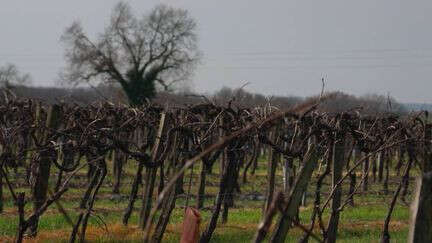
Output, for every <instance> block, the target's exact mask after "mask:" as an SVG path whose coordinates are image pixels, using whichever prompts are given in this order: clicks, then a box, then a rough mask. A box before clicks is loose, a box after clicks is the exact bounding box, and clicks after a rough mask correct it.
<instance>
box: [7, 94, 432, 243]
mask: <svg viewBox="0 0 432 243" xmlns="http://www.w3.org/2000/svg"><path fill="white" fill-rule="evenodd" d="M325 99H326V96H325V95H324V96H323V97H320V98H317V99H315V100H309V101H307V102H304V103H301V104H298V105H296V106H293V107H279V108H276V107H273V106H271V105H267V106H263V107H256V108H253V109H252V108H241V107H237V106H236V105H235V104H233V103H231V102H230V103H228V104H226V105H216V104H213V103H212V102H211V101H207V102H205V103H202V104H198V105H190V106H187V107H161V106H157V105H144V106H142V107H139V108H130V107H127V106H121V105H113V104H111V103H101V104H93V105H88V106H80V105H75V104H72V103H67V104H65V103H60V104H55V105H47V104H43V103H40V102H38V101H36V100H28V99H16V98H11V99H5V100H4V102H2V104H1V105H0V111H1V120H0V145H1V156H0V157H1V160H0V212H1V213H0V241H2V242H54V241H56V242H118V241H128V242H179V241H181V242H229V241H231V242H251V241H252V242H264V241H269V242H378V241H380V242H407V241H408V242H432V144H431V141H432V140H431V139H432V138H431V135H432V129H431V128H432V123H430V122H429V121H430V120H429V118H428V114H427V113H416V114H410V115H404V116H402V115H396V114H380V115H375V116H371V115H364V114H362V112H361V109H360V108H359V109H352V110H347V111H345V112H340V113H330V112H323V111H320V110H319V109H318V108H319V105H320V102H322V100H325ZM410 207H411V209H410Z"/></svg>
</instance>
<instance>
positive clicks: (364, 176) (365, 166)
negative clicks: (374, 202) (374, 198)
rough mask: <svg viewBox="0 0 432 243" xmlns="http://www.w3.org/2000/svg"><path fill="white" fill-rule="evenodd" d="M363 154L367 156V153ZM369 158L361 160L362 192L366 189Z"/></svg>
mask: <svg viewBox="0 0 432 243" xmlns="http://www.w3.org/2000/svg"><path fill="white" fill-rule="evenodd" d="M365 156H367V154H365ZM369 160H370V157H368V158H366V159H365V161H364V162H363V184H362V189H363V192H367V191H368V180H369Z"/></svg>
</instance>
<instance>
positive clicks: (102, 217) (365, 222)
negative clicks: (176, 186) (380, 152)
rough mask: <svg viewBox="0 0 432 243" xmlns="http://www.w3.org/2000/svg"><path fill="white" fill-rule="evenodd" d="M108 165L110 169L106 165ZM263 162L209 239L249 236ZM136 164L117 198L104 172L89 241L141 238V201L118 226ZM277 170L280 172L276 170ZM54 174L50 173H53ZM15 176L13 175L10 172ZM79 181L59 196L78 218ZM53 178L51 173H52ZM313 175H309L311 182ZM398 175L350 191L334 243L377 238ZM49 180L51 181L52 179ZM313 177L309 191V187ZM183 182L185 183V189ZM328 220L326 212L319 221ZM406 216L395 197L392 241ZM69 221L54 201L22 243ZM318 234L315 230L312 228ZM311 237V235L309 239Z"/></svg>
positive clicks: (0, 230)
mask: <svg viewBox="0 0 432 243" xmlns="http://www.w3.org/2000/svg"><path fill="white" fill-rule="evenodd" d="M110 168H112V167H110ZM266 168H267V167H266V162H265V160H262V161H261V162H260V164H259V167H258V170H257V173H256V174H255V175H254V176H250V177H249V178H248V183H246V184H242V185H241V188H242V195H237V196H236V200H235V207H234V208H232V209H230V213H229V218H228V223H226V224H224V225H223V224H221V223H219V224H218V227H217V229H216V231H215V233H214V235H213V239H212V242H250V241H251V239H252V238H253V236H254V234H255V232H256V228H257V225H258V223H259V221H260V219H261V210H262V205H263V203H264V201H262V200H251V199H248V198H246V197H245V196H244V195H247V194H250V193H260V194H262V195H265V188H266ZM134 170H135V163H134V162H133V161H129V163H128V164H127V166H126V171H125V176H124V177H123V178H124V180H123V186H122V192H121V194H122V195H125V197H124V198H122V199H118V198H116V199H114V198H113V197H112V195H111V185H112V183H111V182H112V179H111V178H112V177H111V175H110V174H109V175H108V177H107V178H106V180H105V184H104V186H103V188H101V191H100V193H99V194H98V199H97V200H96V203H95V206H94V214H93V217H92V218H91V220H90V224H89V228H88V230H87V235H86V237H87V239H88V241H89V242H139V241H140V239H141V231H140V230H139V229H138V227H137V221H138V216H137V214H138V211H139V207H140V205H141V200H137V202H136V203H135V211H134V214H133V215H132V217H131V220H130V223H129V226H127V227H126V226H123V225H122V224H121V217H122V213H123V210H124V209H125V208H126V205H127V197H126V196H127V195H128V192H129V190H130V186H129V185H130V184H131V183H132V180H133V176H132V175H133V174H134ZM278 171H282V170H281V169H280V170H278ZM54 173H55V171H54ZM189 173H190V172H188V174H187V175H186V179H185V182H187V181H188V180H189V176H190V174H189ZM198 173H199V169H198V167H197V166H195V169H194V173H193V183H192V185H193V186H192V190H191V194H195V192H196V189H197V188H195V185H197V184H198V183H195V182H197V180H198ZM10 177H11V179H12V178H13V177H14V175H13V173H11V175H10ZM80 177H81V179H75V180H73V181H72V184H73V185H74V187H73V188H71V189H70V190H69V191H68V192H67V193H66V194H65V195H64V196H63V198H62V199H61V200H60V202H61V204H62V205H63V207H64V208H65V209H66V210H67V212H68V214H69V215H70V216H71V217H72V219H75V218H76V216H77V214H78V213H77V208H78V203H79V199H80V198H81V196H82V195H83V192H84V189H85V184H86V180H85V171H83V172H82V174H80ZM53 178H55V177H53ZM218 178H219V176H218V168H215V169H214V171H213V174H212V175H210V176H208V182H207V189H206V193H207V194H208V196H207V199H206V202H205V209H203V210H201V214H202V223H201V227H202V230H203V229H204V228H205V226H206V223H207V222H208V220H209V218H210V217H211V212H210V207H211V205H212V204H213V200H214V196H215V194H216V193H217V190H218V188H217V185H218V184H217V183H218ZM315 179H316V178H314V180H315ZM399 180H400V178H398V177H396V176H395V175H392V176H391V179H390V193H389V194H388V195H383V193H382V192H381V188H382V185H380V183H378V182H377V183H372V178H370V188H369V191H368V192H367V193H362V192H359V193H358V194H356V195H355V198H354V200H355V206H354V207H350V206H347V207H346V208H345V210H344V211H343V212H342V213H341V221H340V224H339V231H338V234H339V237H338V242H379V239H380V234H381V229H382V225H383V222H384V218H385V217H386V215H387V211H388V205H389V202H390V201H391V197H392V192H393V191H394V190H395V188H396V186H397V183H398V182H399ZM51 182H52V183H54V180H52V181H51ZM277 183H278V187H279V188H280V187H281V186H282V176H281V174H278V176H277ZM313 185H314V181H313V182H312V186H311V187H310V188H309V190H313ZM346 186H347V184H345V185H344V192H345V193H344V195H346V191H347V188H345V187H346ZM413 186H414V182H413V181H411V182H410V191H412V188H413ZM186 188H187V185H186V184H185V189H186ZM4 191H5V199H6V203H5V210H4V213H3V214H0V242H10V241H12V240H13V238H14V235H15V233H16V228H17V221H18V218H17V212H16V208H15V207H14V205H13V202H12V200H11V197H10V194H9V192H8V191H7V188H6V187H5V188H4ZM21 191H26V195H27V196H29V195H30V193H29V191H28V189H25V188H22V189H21ZM322 191H323V192H324V193H323V194H324V195H323V198H325V196H326V195H325V194H326V192H328V191H329V187H328V181H326V184H325V185H324V187H323V190H322ZM312 201H313V198H312V196H311V195H308V202H309V203H308V204H307V206H306V207H302V208H301V212H300V219H301V221H302V223H303V224H305V225H307V224H308V222H309V219H310V215H311V213H312V207H311V206H312V205H311V203H312ZM185 204H186V200H185V196H183V197H180V198H179V199H178V200H177V203H176V208H175V210H174V212H173V215H172V216H171V222H170V224H169V225H168V229H167V231H166V233H165V235H164V240H163V242H178V241H179V237H180V234H181V229H182V220H183V210H184V209H183V207H184V206H185ZM189 204H190V205H194V196H191V197H190V199H189ZM30 211H31V203H28V204H27V207H26V212H27V215H29V213H30ZM327 219H328V212H326V214H325V217H324V221H326V220H327ZM409 219H410V212H409V207H407V206H406V205H404V204H402V203H401V202H400V201H398V203H397V205H396V208H395V210H394V212H393V217H392V221H391V224H390V234H391V237H392V238H391V242H406V239H407V235H408V225H409ZM71 228H72V227H71V225H69V224H68V223H67V221H66V220H65V219H64V217H63V216H62V214H60V213H59V212H58V210H57V208H56V206H55V205H52V206H51V207H50V209H49V210H48V211H47V212H46V213H45V214H44V215H43V216H42V217H41V220H40V223H39V233H38V236H37V237H36V238H34V239H26V242H67V239H68V237H69V234H70V231H71ZM315 230H316V232H317V233H319V230H318V228H316V229H315ZM302 234H303V233H302V231H301V230H300V229H298V228H295V229H293V230H291V231H290V233H289V238H288V239H287V242H296V240H297V239H298V238H299V237H300V236H301V235H302ZM313 241H314V240H313V239H311V242H313Z"/></svg>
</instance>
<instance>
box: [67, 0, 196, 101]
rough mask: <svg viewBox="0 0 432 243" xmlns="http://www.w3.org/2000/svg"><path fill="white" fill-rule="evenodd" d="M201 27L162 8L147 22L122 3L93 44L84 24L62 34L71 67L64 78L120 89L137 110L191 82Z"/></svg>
mask: <svg viewBox="0 0 432 243" xmlns="http://www.w3.org/2000/svg"><path fill="white" fill-rule="evenodd" d="M196 27H197V25H196V22H195V20H194V19H193V18H191V17H190V16H189V13H188V12H187V11H186V10H183V9H177V8H173V7H169V6H166V5H163V4H161V5H157V6H156V7H155V8H153V9H152V10H151V11H150V12H149V13H147V14H144V15H143V16H142V17H141V18H138V17H136V16H135V15H134V14H133V13H132V10H131V7H130V6H129V5H128V4H127V3H124V2H120V3H118V4H117V5H116V6H115V7H114V9H113V11H112V15H111V20H110V23H109V24H108V26H107V27H106V28H105V30H104V31H103V32H102V33H100V34H99V35H98V37H97V38H96V40H91V39H90V38H89V36H88V35H87V34H86V33H85V32H84V30H83V28H82V26H81V24H80V23H79V22H74V23H72V25H71V26H69V27H68V28H66V30H65V32H64V33H63V35H62V38H61V40H62V42H63V43H65V46H66V53H65V58H66V61H67V64H68V65H67V68H66V69H65V70H64V71H63V73H62V79H63V80H65V81H67V82H70V83H74V84H78V83H82V82H89V83H90V82H99V83H100V82H104V83H116V84H119V85H120V86H121V87H122V89H123V90H124V92H125V94H126V95H127V97H128V99H129V103H130V104H131V105H133V106H137V105H141V104H142V103H143V102H145V101H146V99H151V98H152V97H154V96H155V94H156V92H157V89H158V88H162V89H164V90H169V89H170V88H172V87H173V85H174V84H175V83H177V82H180V81H184V80H186V79H188V78H189V77H190V75H191V74H192V71H193V70H194V67H195V66H196V64H197V62H198V61H199V59H200V56H201V53H200V51H199V50H198V47H197V35H196Z"/></svg>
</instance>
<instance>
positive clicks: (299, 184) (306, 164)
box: [271, 144, 318, 243]
mask: <svg viewBox="0 0 432 243" xmlns="http://www.w3.org/2000/svg"><path fill="white" fill-rule="evenodd" d="M302 164H303V167H302V168H301V169H300V172H299V175H298V177H297V179H296V182H295V183H294V185H293V188H291V192H290V196H289V198H288V202H287V203H286V204H285V205H284V206H283V212H282V213H283V214H282V215H281V216H280V218H279V220H278V224H277V225H276V228H275V231H274V234H273V236H272V240H271V242H274V243H282V242H285V238H286V236H287V234H288V230H289V228H290V227H291V224H292V223H293V220H295V217H296V214H297V211H298V208H299V206H300V203H301V197H302V195H303V193H304V191H305V190H306V188H307V186H308V184H309V181H310V179H311V177H312V172H313V171H314V170H315V168H316V166H317V164H318V152H317V151H316V149H315V145H313V144H312V145H310V147H309V151H308V153H307V154H306V156H305V157H304V161H303V163H302Z"/></svg>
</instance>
